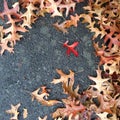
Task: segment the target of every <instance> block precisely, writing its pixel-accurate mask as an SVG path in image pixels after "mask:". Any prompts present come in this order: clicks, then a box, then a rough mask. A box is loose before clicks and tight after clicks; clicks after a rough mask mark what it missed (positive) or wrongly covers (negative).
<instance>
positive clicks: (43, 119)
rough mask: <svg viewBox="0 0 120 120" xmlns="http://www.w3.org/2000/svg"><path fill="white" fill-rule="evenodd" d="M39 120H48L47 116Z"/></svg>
mask: <svg viewBox="0 0 120 120" xmlns="http://www.w3.org/2000/svg"><path fill="white" fill-rule="evenodd" d="M38 120H47V116H45V117H44V118H41V117H38Z"/></svg>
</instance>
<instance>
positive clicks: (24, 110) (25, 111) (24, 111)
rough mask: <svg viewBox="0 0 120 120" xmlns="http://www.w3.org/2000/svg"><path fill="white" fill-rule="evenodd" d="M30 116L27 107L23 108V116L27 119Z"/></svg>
mask: <svg viewBox="0 0 120 120" xmlns="http://www.w3.org/2000/svg"><path fill="white" fill-rule="evenodd" d="M27 117H28V110H27V109H26V108H24V109H23V118H24V119H26V118H27Z"/></svg>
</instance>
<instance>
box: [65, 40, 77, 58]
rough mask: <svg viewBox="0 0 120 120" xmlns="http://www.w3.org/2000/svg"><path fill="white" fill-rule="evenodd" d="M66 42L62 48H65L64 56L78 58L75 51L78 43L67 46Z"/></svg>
mask: <svg viewBox="0 0 120 120" xmlns="http://www.w3.org/2000/svg"><path fill="white" fill-rule="evenodd" d="M68 42H69V41H68V40H67V41H66V42H65V43H64V44H63V47H66V48H67V51H66V54H67V55H68V56H69V55H70V53H73V54H74V55H75V56H76V57H78V51H77V50H75V47H76V46H78V44H79V42H74V43H73V44H72V45H68Z"/></svg>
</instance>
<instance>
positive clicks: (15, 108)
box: [6, 103, 20, 120]
mask: <svg viewBox="0 0 120 120" xmlns="http://www.w3.org/2000/svg"><path fill="white" fill-rule="evenodd" d="M19 107H20V103H18V104H17V105H15V106H14V105H11V109H10V110H6V113H8V114H11V115H13V117H11V118H10V120H18V115H19V112H18V108H19Z"/></svg>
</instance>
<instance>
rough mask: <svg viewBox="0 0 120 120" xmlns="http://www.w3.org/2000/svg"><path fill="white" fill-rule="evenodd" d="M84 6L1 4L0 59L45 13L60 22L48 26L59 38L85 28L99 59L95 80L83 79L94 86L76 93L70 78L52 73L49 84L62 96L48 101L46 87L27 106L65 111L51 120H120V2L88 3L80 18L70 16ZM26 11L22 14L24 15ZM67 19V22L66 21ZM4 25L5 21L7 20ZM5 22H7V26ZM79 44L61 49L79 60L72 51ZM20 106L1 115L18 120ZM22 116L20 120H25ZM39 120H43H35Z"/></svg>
mask: <svg viewBox="0 0 120 120" xmlns="http://www.w3.org/2000/svg"><path fill="white" fill-rule="evenodd" d="M82 1H83V0H19V2H16V3H15V4H14V5H13V6H12V8H9V7H8V4H7V1H6V0H4V10H3V11H2V12H0V18H1V19H2V20H4V21H5V23H6V26H0V48H1V50H0V54H1V55H2V54H3V53H4V51H5V50H7V51H9V52H10V53H12V52H14V50H13V49H14V45H15V44H16V41H18V40H20V38H21V37H22V33H24V32H27V31H28V30H29V29H30V28H32V27H31V25H32V23H35V21H36V20H37V19H38V18H39V17H44V16H45V14H46V13H49V14H50V15H51V17H56V16H59V17H65V18H66V20H65V21H64V22H62V23H59V22H56V23H54V24H53V26H54V27H55V28H56V29H57V30H59V31H62V32H63V33H68V30H67V29H68V28H69V27H71V26H75V27H77V26H78V22H79V21H81V22H82V23H86V24H87V25H86V27H87V28H88V29H89V30H90V32H92V33H94V35H93V38H92V42H93V47H94V48H95V54H96V56H97V57H99V58H100V62H99V64H98V69H97V70H96V73H97V76H96V77H92V76H88V77H89V79H90V80H92V81H93V82H94V84H92V85H90V86H89V87H88V89H87V90H85V91H83V92H81V93H79V85H78V86H76V87H75V86H74V83H75V79H74V74H75V73H74V72H73V71H71V70H70V71H69V74H65V73H64V72H63V71H62V70H59V69H57V70H56V71H57V73H58V74H59V75H60V78H58V79H53V81H52V82H51V83H52V84H58V83H61V84H62V89H63V93H64V94H66V95H67V98H64V99H62V100H60V101H58V100H49V98H48V96H49V95H50V93H49V90H47V88H46V87H45V86H43V87H40V88H38V89H37V90H35V91H33V92H32V93H31V97H32V100H34V99H36V100H37V101H38V102H40V103H41V104H43V105H46V106H52V105H55V104H59V103H60V104H61V103H62V104H63V105H64V107H62V108H58V109H56V111H55V112H53V113H52V118H53V119H55V120H63V119H66V118H67V119H68V120H91V119H94V120H120V1H119V0H88V1H87V2H88V5H87V6H84V7H83V9H84V13H82V14H80V15H78V14H77V13H76V14H75V15H70V12H71V11H73V12H75V6H76V4H79V3H80V2H82ZM23 11H25V12H23ZM69 15H70V19H69V20H68V19H67V17H68V16H69ZM6 19H7V20H6ZM6 21H7V22H6ZM77 45H78V42H75V43H73V44H72V45H68V41H66V42H65V43H64V44H63V46H64V47H66V48H67V52H66V53H67V54H68V55H70V53H71V52H72V53H73V54H74V55H75V56H78V51H76V50H75V49H74V48H75V47H76V46H77ZM19 106H20V104H18V105H16V106H13V105H11V109H10V110H7V111H6V112H7V113H9V114H11V115H13V117H11V118H10V119H15V120H17V119H18V114H19V112H18V108H19ZM27 114H28V113H27V111H26V113H25V114H24V117H25V118H26V117H27ZM38 119H39V120H46V119H47V116H45V117H44V118H43V119H42V118H41V117H38Z"/></svg>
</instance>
